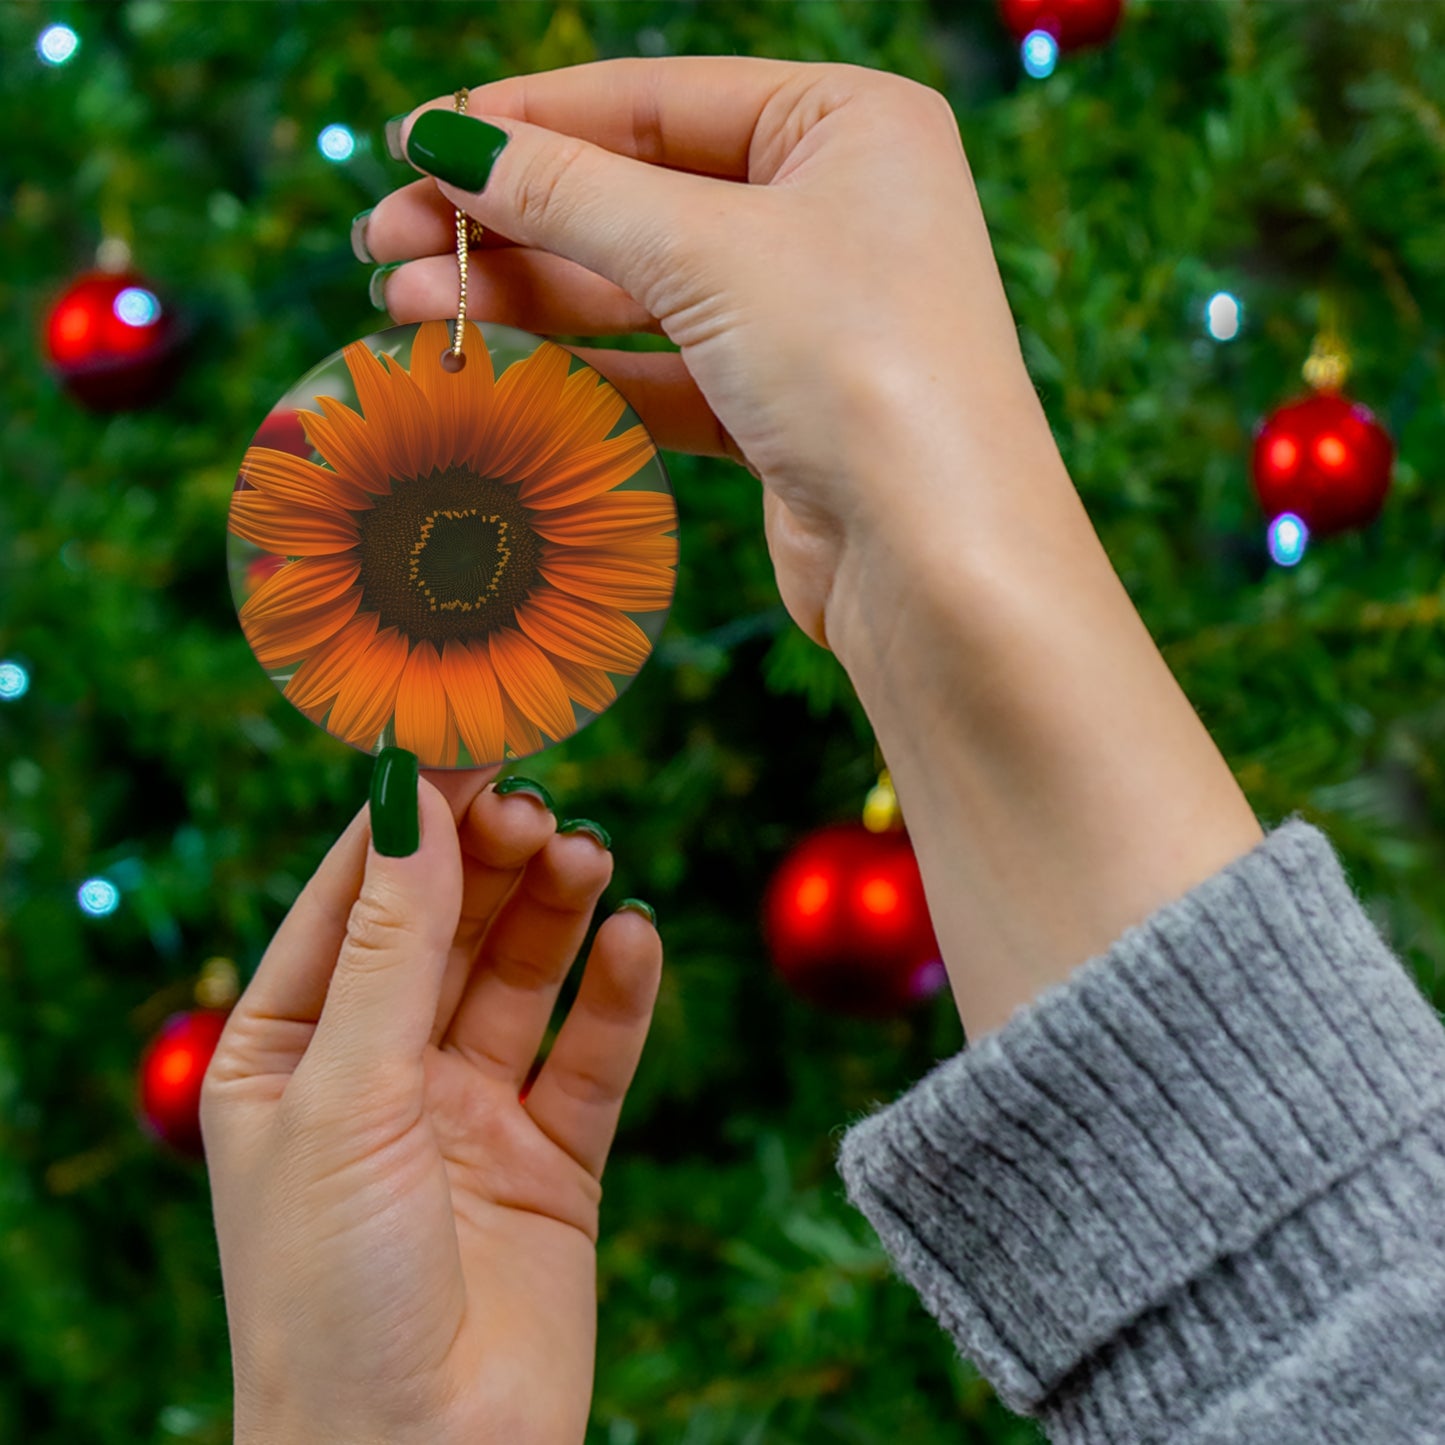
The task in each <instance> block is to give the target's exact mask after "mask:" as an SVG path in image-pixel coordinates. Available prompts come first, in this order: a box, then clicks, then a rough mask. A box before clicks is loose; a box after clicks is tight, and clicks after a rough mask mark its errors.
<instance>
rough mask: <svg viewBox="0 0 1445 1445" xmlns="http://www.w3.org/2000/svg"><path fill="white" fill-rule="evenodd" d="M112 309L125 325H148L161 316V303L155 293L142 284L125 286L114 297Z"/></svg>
mask: <svg viewBox="0 0 1445 1445" xmlns="http://www.w3.org/2000/svg"><path fill="white" fill-rule="evenodd" d="M112 309H113V310H114V312H115V314H116V316H117V317H118V318H119V319H120V320H121V321H124V322H125V324H126V325H127V326H149V325H151V324H152V323H153V322H155V321H159V320H160V316H161V303H160V301H159V300H157V298H156V295H155V293H154V292H153V291H147V290H146V289H145V288H144V287H142V286H127V287H126V288H125V290H124V291H122V292H121V293H120V295H119V296H117V297H116V298H115V305H114V307H113V308H112Z"/></svg>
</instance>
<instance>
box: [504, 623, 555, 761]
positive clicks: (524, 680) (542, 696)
mask: <svg viewBox="0 0 1445 1445" xmlns="http://www.w3.org/2000/svg"><path fill="white" fill-rule="evenodd" d="M487 647H488V650H489V653H490V655H491V659H492V666H493V667H494V668H495V669H496V671H497V681H498V682H499V683H500V684H501V685H502V691H503V692H504V693H506V694H507V696H508V697H510V698H511V699H512V701H513V702H515V703H516V704H517V706H518V707H519V708H521V710H522V712H523V713H525V714H526V716H527V717H529V718H531V720H532V721H533V722H534V723H536V724H537V726H538V727H539V728H541V729H542V731H543V732H545V733H548V734H549V735H550V736H552V737H553V738H557V739H560V738H566V737H571V735H572V734H573V733H574V732H576V731H577V719H576V717H575V716H574V715H573V712H572V702H571V699H570V698H568V696H567V689H566V688H565V687H563V686H562V679H561V678H560V677H558V676H557V669H556V668H555V667H553V666H552V663H551V660H550V659H549V658H548V656H547V654H546V653H545V652H543V651H542V649H541V648H540V647H538V646H537V644H536V643H535V642H533V641H532V639H531V638H530V637H525V636H523V634H522V633H520V632H518V631H517V629H516V628H515V627H499V628H498V629H497V630H496V631H495V632H493V633H490V634H488V636H487Z"/></svg>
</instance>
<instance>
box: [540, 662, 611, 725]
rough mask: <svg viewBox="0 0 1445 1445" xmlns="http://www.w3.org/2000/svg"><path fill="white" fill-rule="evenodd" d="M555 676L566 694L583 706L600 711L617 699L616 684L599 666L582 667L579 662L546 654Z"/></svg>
mask: <svg viewBox="0 0 1445 1445" xmlns="http://www.w3.org/2000/svg"><path fill="white" fill-rule="evenodd" d="M548 655H549V656H550V657H551V660H552V666H553V667H555V668H556V669H557V676H558V677H560V678H561V679H562V686H563V687H565V688H566V689H567V695H568V696H569V697H574V698H576V699H577V701H578V702H580V703H581V704H582V706H583V707H585V708H590V709H591V710H592V711H593V712H601V711H602V710H603V709H604V708H607V707H610V706H611V705H612V704H613V703H614V702H615V701H616V700H617V684H616V683H614V682H613V681H612V679H611V678H610V677H608V676H607V674H606V673H605V672H603V671H602V669H601V668H598V667H583V666H582V664H581V663H580V662H569V661H568V660H567V659H566V658H565V657H557V656H556V655H555V654H550V653H549V654H548Z"/></svg>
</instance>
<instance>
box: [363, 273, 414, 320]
mask: <svg viewBox="0 0 1445 1445" xmlns="http://www.w3.org/2000/svg"><path fill="white" fill-rule="evenodd" d="M404 265H406V262H405V261H390V262H388V263H387V264H386V265H385V266H378V267H377V268H376V270H375V271H373V272H372V273H371V282H370V284H369V285H368V286H367V288H366V294H367V295H368V296H370V297H371V304H372V305H373V306H375V307H376V309H377V310H378V311H385V310H386V278H387V276H388V274H389V273H390V272H392V271H395V270H396V268H397V267H398V266H404Z"/></svg>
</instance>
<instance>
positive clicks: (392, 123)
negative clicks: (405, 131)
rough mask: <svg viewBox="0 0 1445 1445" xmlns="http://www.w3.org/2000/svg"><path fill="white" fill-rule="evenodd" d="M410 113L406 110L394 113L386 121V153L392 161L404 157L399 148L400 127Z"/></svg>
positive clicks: (402, 159) (401, 159)
mask: <svg viewBox="0 0 1445 1445" xmlns="http://www.w3.org/2000/svg"><path fill="white" fill-rule="evenodd" d="M410 114H411V112H410V111H407V112H406V114H405V115H394V116H392V118H391V119H390V120H389V121H387V123H386V153H387V155H389V156H390V157H391V158H392V160H394V161H404V160H405V159H406V156H405V155H404V154H403V153H402V149H401V127H402V124H403V122H405V120H406V117H407V116H408V115H410Z"/></svg>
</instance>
